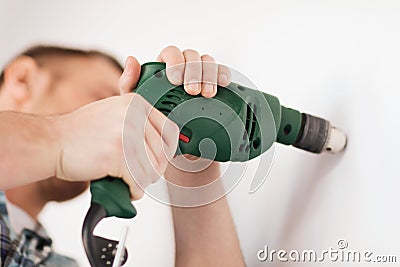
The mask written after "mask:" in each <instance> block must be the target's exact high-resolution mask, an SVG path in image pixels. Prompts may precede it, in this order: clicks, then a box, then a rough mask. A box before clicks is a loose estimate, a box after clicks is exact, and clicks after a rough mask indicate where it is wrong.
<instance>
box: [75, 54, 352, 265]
mask: <svg viewBox="0 0 400 267" xmlns="http://www.w3.org/2000/svg"><path fill="white" fill-rule="evenodd" d="M165 67H166V66H165V64H164V63H160V62H150V63H146V64H144V65H142V67H141V77H140V80H139V83H138V86H137V88H136V89H135V93H137V94H139V95H141V96H142V97H144V98H145V99H146V100H147V101H148V102H149V103H150V104H152V105H153V106H154V107H155V108H157V109H158V110H160V111H161V112H163V113H164V114H165V115H166V116H168V117H169V118H170V119H171V120H173V121H174V122H175V123H176V124H177V125H178V126H179V127H180V136H179V139H180V140H179V146H178V150H177V152H176V154H191V155H194V156H199V157H200V156H201V157H205V158H207V155H204V154H203V155H202V154H201V152H200V149H199V147H200V143H201V141H202V140H203V139H205V138H208V139H211V140H212V141H213V142H214V144H215V147H216V153H214V154H213V155H212V158H210V159H212V160H215V161H220V162H226V161H247V160H250V159H253V158H255V157H257V156H259V155H261V154H262V153H264V152H265V151H267V150H268V149H269V148H270V147H271V146H272V145H273V143H274V142H278V143H281V144H285V145H293V146H294V147H297V148H300V149H303V150H306V151H310V152H313V153H321V152H323V151H330V152H332V153H336V152H340V151H342V150H343V149H344V148H345V147H346V144H347V137H346V135H345V134H344V133H343V132H342V131H340V130H339V129H337V128H335V127H333V126H332V125H331V124H330V122H329V121H327V120H324V119H321V118H318V117H315V116H312V115H309V114H306V113H300V112H299V111H297V110H294V109H290V108H286V107H284V106H281V105H280V103H279V100H278V98H276V97H275V96H272V95H269V94H266V93H263V92H260V91H257V90H254V89H250V88H247V87H244V86H242V85H239V84H235V83H231V84H230V85H228V86H227V87H226V88H221V87H218V91H217V95H216V96H215V97H213V98H211V99H207V98H204V97H202V96H192V95H189V94H187V93H186V92H185V90H184V89H183V86H175V85H172V84H171V83H170V82H169V81H168V79H167V77H166V70H165ZM215 147H214V149H215ZM90 191H91V193H92V201H91V207H90V208H89V211H88V213H87V215H86V217H85V221H84V224H83V230H82V239H83V244H84V247H85V250H86V254H87V256H88V258H89V261H90V263H91V265H92V266H111V264H113V261H114V257H115V251H116V247H117V245H118V242H117V241H114V240H109V239H105V238H103V237H99V236H94V235H93V230H94V228H95V226H96V225H97V224H98V222H99V221H100V220H102V219H103V218H105V217H111V216H115V217H119V218H133V217H135V216H136V210H135V208H134V206H133V205H132V204H131V200H130V195H129V189H128V186H127V185H126V184H125V183H124V182H123V181H122V179H114V178H112V177H106V178H103V179H100V180H97V181H93V182H92V183H91V186H90ZM126 260H127V250H126V248H124V252H123V257H122V258H121V263H120V264H121V265H123V264H124V263H125V262H126Z"/></svg>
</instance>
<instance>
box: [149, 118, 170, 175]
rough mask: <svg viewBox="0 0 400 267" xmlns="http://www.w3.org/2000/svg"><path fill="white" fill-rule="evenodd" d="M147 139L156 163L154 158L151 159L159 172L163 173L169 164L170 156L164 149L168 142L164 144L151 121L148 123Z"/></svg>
mask: <svg viewBox="0 0 400 267" xmlns="http://www.w3.org/2000/svg"><path fill="white" fill-rule="evenodd" d="M145 141H146V144H147V148H148V149H150V150H151V152H152V155H153V156H154V161H155V163H154V162H153V159H151V160H152V162H153V165H154V168H155V169H156V171H157V173H158V174H160V175H163V174H164V171H165V169H166V168H167V164H168V158H167V155H166V154H165V151H164V149H166V148H167V147H166V144H164V142H163V140H162V138H161V136H160V134H159V133H158V132H157V130H156V129H155V128H154V126H153V125H152V124H151V123H149V122H147V123H146V129H145ZM167 149H168V148H167Z"/></svg>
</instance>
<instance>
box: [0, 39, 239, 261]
mask: <svg viewBox="0 0 400 267" xmlns="http://www.w3.org/2000/svg"><path fill="white" fill-rule="evenodd" d="M158 60H160V61H163V62H166V64H167V67H169V66H175V67H174V68H169V69H168V70H167V76H168V79H169V80H170V81H171V82H172V83H174V84H185V90H186V91H187V92H188V93H189V94H193V95H196V94H200V93H201V94H202V95H203V96H204V97H212V96H214V95H215V94H216V84H217V83H218V84H220V85H227V84H228V83H229V71H228V70H227V69H226V68H224V67H222V66H218V65H216V64H206V63H210V62H214V60H213V58H212V57H210V56H208V55H204V56H200V55H199V54H198V53H197V52H196V51H194V50H185V51H183V52H181V51H180V50H179V49H178V48H176V47H173V46H170V47H167V48H165V49H164V50H163V51H162V52H161V53H160V55H159V57H158ZM189 63H190V64H189ZM192 63H193V64H192ZM121 72H122V68H121V66H120V65H119V64H118V62H117V61H115V60H114V59H113V58H111V57H110V56H108V55H105V54H103V53H99V52H94V51H81V50H74V49H66V48H59V47H34V48H32V49H29V50H27V51H26V52H24V53H22V54H21V55H20V56H18V57H16V58H15V59H14V60H12V61H11V62H10V63H9V64H8V65H7V67H6V68H5V70H4V71H3V73H2V75H1V78H0V110H3V112H0V189H2V190H4V192H5V194H0V212H1V214H2V217H1V219H0V222H1V243H0V246H1V248H0V250H1V266H76V263H74V261H73V260H72V259H69V258H66V257H63V256H60V255H58V254H56V253H54V252H52V251H51V241H50V239H49V238H48V237H47V236H46V233H45V232H44V230H43V229H42V227H41V226H40V224H39V223H38V220H37V217H38V214H39V213H40V211H41V210H42V208H43V207H44V205H45V204H46V203H47V202H49V201H65V200H68V199H71V198H73V197H75V196H77V195H79V194H80V193H82V192H83V191H84V190H85V189H86V188H87V186H88V181H89V180H93V179H98V178H101V177H104V176H107V175H112V176H115V177H121V178H122V179H124V181H125V182H126V183H127V184H128V185H129V186H130V191H131V197H132V200H136V199H139V198H141V197H142V196H143V191H142V190H141V189H140V186H138V185H137V184H140V185H141V186H144V187H145V186H146V185H149V184H151V183H153V182H155V181H157V179H158V178H159V176H160V175H163V174H164V176H165V177H166V178H167V179H170V180H174V181H178V182H181V183H183V184H185V185H187V186H190V185H191V184H198V181H199V180H202V181H204V183H208V182H210V181H212V180H215V179H216V178H217V177H218V176H219V174H220V173H219V166H218V164H217V163H215V162H214V163H212V164H211V165H210V166H209V167H208V168H206V169H205V170H203V171H200V172H197V173H187V172H185V171H183V170H179V169H178V168H175V167H174V166H172V165H170V164H169V163H168V162H169V160H170V159H171V158H172V156H173V154H174V152H175V149H176V146H177V141H178V133H179V129H178V127H177V126H176V125H175V124H174V123H173V122H171V121H170V120H168V119H167V118H166V117H165V116H164V115H163V114H162V113H161V112H159V111H157V110H155V109H152V107H151V105H150V104H149V103H147V102H146V101H145V100H144V99H143V98H141V97H140V96H138V95H135V94H133V93H128V92H130V91H131V89H132V88H134V87H135V86H136V84H137V82H138V79H139V76H140V65H139V63H138V61H137V60H136V59H135V58H133V57H128V59H127V61H126V64H125V69H124V72H123V73H122V75H121ZM120 92H121V93H123V95H121V96H118V94H119V93H120ZM104 98H106V99H104ZM132 98H135V101H134V104H135V105H134V106H133V107H132V108H129V109H127V107H128V105H129V104H130V102H131V101H132ZM101 99H103V100H101ZM91 102H93V103H91ZM10 111H14V112H10ZM125 112H131V113H132V114H134V116H135V118H137V120H134V121H130V122H129V123H127V124H126V125H125V129H124V130H125V131H129V132H130V133H132V134H131V135H130V136H131V137H130V138H132V144H133V145H134V146H135V147H133V148H132V149H133V151H135V155H136V157H135V158H134V159H128V160H131V161H132V162H130V163H131V165H133V166H140V167H141V168H140V170H136V169H135V170H133V173H132V174H133V176H134V178H135V179H132V177H131V174H130V173H129V171H128V168H127V166H126V164H125V162H124V156H123V149H122V140H121V139H122V138H121V137H122V128H123V127H122V125H123V123H124V117H125ZM28 114H35V115H28ZM54 114H63V115H54ZM132 114H131V117H133V115H132ZM50 115H51V116H50ZM127 116H129V114H127ZM146 121H147V123H146ZM161 133H162V134H161ZM138 140H140V141H138ZM99 144H101V145H99ZM172 211H173V219H174V225H175V236H176V238H175V239H176V266H243V265H244V262H243V257H242V255H241V252H240V247H239V242H238V239H237V235H236V231H235V227H234V224H233V220H232V217H231V214H230V211H229V207H228V204H227V201H226V199H225V198H222V199H220V200H219V201H217V202H215V203H213V204H210V205H206V206H203V207H199V208H186V209H185V208H174V207H173V208H172ZM33 241H35V242H33Z"/></svg>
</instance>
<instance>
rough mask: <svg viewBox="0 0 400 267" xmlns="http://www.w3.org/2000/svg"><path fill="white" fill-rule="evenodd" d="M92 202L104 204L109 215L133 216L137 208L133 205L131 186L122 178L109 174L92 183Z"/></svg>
mask: <svg viewBox="0 0 400 267" xmlns="http://www.w3.org/2000/svg"><path fill="white" fill-rule="evenodd" d="M90 192H91V193H92V203H97V204H99V205H100V206H102V207H103V208H104V209H105V211H106V214H107V217H111V216H115V217H119V218H133V217H135V216H136V209H135V207H134V206H133V205H132V202H131V198H130V193H129V187H128V185H127V184H126V183H125V182H124V181H123V180H122V179H120V178H114V177H111V176H107V177H105V178H102V179H100V180H96V181H92V182H91V183H90Z"/></svg>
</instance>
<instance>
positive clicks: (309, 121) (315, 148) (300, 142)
mask: <svg viewBox="0 0 400 267" xmlns="http://www.w3.org/2000/svg"><path fill="white" fill-rule="evenodd" d="M346 144H347V137H346V135H345V134H344V133H343V132H342V131H341V130H340V129H338V128H336V127H334V126H332V125H331V123H330V122H329V121H327V120H325V119H322V118H319V117H315V116H312V115H310V114H307V113H302V114H301V126H300V131H299V134H298V137H297V140H296V142H295V143H294V144H293V146H294V147H297V148H300V149H303V150H306V151H309V152H313V153H321V152H325V151H328V152H331V153H338V152H341V151H343V150H344V149H345V147H346Z"/></svg>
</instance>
